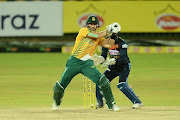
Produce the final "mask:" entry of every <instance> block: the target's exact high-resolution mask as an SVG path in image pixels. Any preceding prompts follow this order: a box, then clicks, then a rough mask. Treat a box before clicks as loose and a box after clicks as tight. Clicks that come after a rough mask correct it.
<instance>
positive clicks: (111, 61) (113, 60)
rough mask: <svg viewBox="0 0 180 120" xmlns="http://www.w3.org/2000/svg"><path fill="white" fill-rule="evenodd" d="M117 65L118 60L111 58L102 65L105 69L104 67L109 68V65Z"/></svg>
mask: <svg viewBox="0 0 180 120" xmlns="http://www.w3.org/2000/svg"><path fill="white" fill-rule="evenodd" d="M115 64H116V59H115V58H111V59H109V58H107V59H106V61H105V62H104V63H103V64H102V66H101V67H102V68H103V67H107V66H109V65H115Z"/></svg>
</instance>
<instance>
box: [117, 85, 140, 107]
mask: <svg viewBox="0 0 180 120" xmlns="http://www.w3.org/2000/svg"><path fill="white" fill-rule="evenodd" d="M117 87H118V88H119V89H120V90H121V91H122V92H123V93H124V94H125V95H126V96H127V97H128V98H129V100H131V102H132V103H133V104H135V103H141V101H140V99H139V98H138V97H137V96H136V94H135V93H134V91H133V90H132V88H130V87H129V86H128V84H127V83H126V82H121V83H119V84H118V85H117Z"/></svg>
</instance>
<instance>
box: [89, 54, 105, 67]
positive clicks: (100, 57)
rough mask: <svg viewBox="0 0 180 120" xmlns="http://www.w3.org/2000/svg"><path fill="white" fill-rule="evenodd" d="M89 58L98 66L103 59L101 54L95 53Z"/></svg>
mask: <svg viewBox="0 0 180 120" xmlns="http://www.w3.org/2000/svg"><path fill="white" fill-rule="evenodd" d="M91 59H92V60H93V62H94V65H95V66H98V65H99V64H101V63H103V62H104V61H105V59H104V57H103V56H98V55H97V54H94V55H93V56H92V58H91Z"/></svg>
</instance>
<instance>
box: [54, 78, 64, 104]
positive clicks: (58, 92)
mask: <svg viewBox="0 0 180 120" xmlns="http://www.w3.org/2000/svg"><path fill="white" fill-rule="evenodd" d="M53 90H54V94H53V99H54V101H55V102H56V105H57V106H59V105H60V104H61V101H62V98H63V96H64V88H63V87H62V86H61V85H60V84H59V82H58V81H56V83H55V85H54V89H53Z"/></svg>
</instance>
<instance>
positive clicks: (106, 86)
mask: <svg viewBox="0 0 180 120" xmlns="http://www.w3.org/2000/svg"><path fill="white" fill-rule="evenodd" d="M86 63H87V64H86V65H85V66H84V67H83V68H82V74H84V75H85V76H87V77H88V78H89V79H91V80H92V81H93V82H94V83H96V85H97V86H99V88H100V89H101V91H102V93H103V96H104V98H105V99H106V104H107V105H108V108H109V109H113V110H114V111H119V110H120V109H119V107H117V106H116V105H115V101H114V97H113V94H112V91H111V87H110V82H109V80H108V79H107V78H106V76H105V75H101V73H100V72H99V71H98V70H97V68H96V67H95V66H94V63H93V61H92V60H88V61H86Z"/></svg>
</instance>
